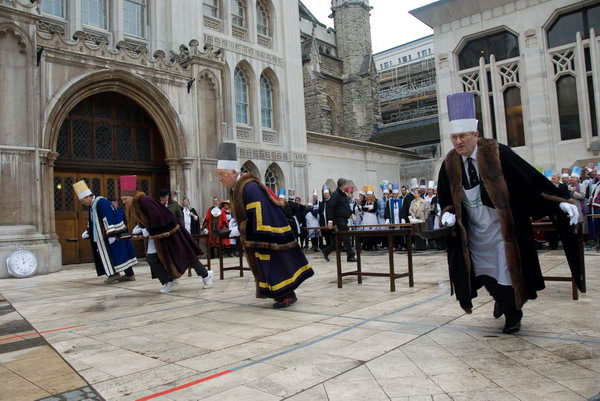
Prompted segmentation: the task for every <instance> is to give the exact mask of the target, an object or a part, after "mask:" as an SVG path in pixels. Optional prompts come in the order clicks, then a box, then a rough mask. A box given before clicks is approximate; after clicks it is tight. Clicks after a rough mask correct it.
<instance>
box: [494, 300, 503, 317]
mask: <svg viewBox="0 0 600 401" xmlns="http://www.w3.org/2000/svg"><path fill="white" fill-rule="evenodd" d="M502 315H504V308H503V307H502V304H500V302H498V301H496V302H494V317H495V318H496V319H498V318H499V317H500V316H502Z"/></svg>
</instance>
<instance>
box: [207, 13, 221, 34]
mask: <svg viewBox="0 0 600 401" xmlns="http://www.w3.org/2000/svg"><path fill="white" fill-rule="evenodd" d="M204 26H205V27H207V28H209V29H213V30H215V31H219V32H221V20H219V19H215V18H211V17H209V16H206V15H205V16H204Z"/></svg>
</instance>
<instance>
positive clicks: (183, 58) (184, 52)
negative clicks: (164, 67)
mask: <svg viewBox="0 0 600 401" xmlns="http://www.w3.org/2000/svg"><path fill="white" fill-rule="evenodd" d="M169 60H170V61H171V63H178V64H180V65H181V66H182V67H183V68H186V67H187V66H188V65H189V62H190V49H189V48H188V47H187V46H186V45H181V46H179V54H177V53H175V52H174V51H173V50H170V51H169Z"/></svg>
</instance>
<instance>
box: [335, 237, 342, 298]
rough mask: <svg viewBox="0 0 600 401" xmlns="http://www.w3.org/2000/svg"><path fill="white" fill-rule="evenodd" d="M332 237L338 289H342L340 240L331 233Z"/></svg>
mask: <svg viewBox="0 0 600 401" xmlns="http://www.w3.org/2000/svg"><path fill="white" fill-rule="evenodd" d="M333 235H334V236H335V260H336V262H337V277H338V288H342V257H341V255H340V248H341V246H340V242H341V238H340V236H339V235H337V234H336V233H333Z"/></svg>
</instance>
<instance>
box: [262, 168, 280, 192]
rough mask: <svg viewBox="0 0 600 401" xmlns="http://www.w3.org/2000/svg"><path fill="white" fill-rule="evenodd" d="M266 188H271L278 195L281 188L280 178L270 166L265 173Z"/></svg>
mask: <svg viewBox="0 0 600 401" xmlns="http://www.w3.org/2000/svg"><path fill="white" fill-rule="evenodd" d="M265 186H266V187H268V188H270V189H271V190H272V191H273V192H275V193H277V191H278V190H279V186H280V177H279V174H277V171H276V170H275V169H274V168H273V166H269V168H268V169H267V171H266V172H265Z"/></svg>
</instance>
